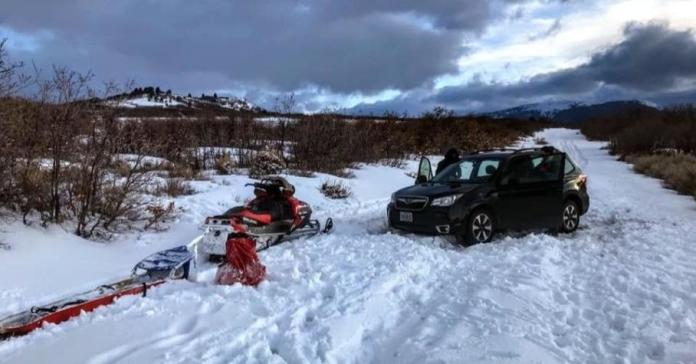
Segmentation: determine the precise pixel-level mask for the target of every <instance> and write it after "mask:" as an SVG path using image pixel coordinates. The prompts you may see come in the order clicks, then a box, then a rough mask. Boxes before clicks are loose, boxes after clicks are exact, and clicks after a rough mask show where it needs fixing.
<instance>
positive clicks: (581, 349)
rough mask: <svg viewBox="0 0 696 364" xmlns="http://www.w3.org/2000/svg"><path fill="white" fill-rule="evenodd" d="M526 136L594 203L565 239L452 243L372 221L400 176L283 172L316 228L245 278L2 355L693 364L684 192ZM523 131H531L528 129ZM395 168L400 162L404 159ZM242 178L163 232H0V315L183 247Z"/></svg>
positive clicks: (84, 320)
mask: <svg viewBox="0 0 696 364" xmlns="http://www.w3.org/2000/svg"><path fill="white" fill-rule="evenodd" d="M538 136H539V137H543V138H545V139H546V140H547V141H548V142H550V143H552V144H554V145H555V146H557V147H559V148H561V149H564V150H566V151H567V152H568V153H569V154H570V155H571V156H572V157H573V159H574V160H575V161H576V162H577V163H578V164H580V165H581V167H582V168H583V169H584V170H585V172H586V173H587V174H588V175H589V188H590V194H591V196H592V207H591V209H590V212H589V213H588V215H586V216H585V217H584V218H583V220H582V224H581V229H580V230H578V231H577V232H576V233H574V234H572V235H561V236H550V235H545V234H532V235H515V236H499V237H498V238H497V239H496V240H495V241H494V242H493V243H491V244H484V245H478V246H474V247H470V248H466V249H464V248H461V247H458V246H455V245H452V244H451V243H450V242H449V241H448V240H446V239H442V238H432V237H422V236H415V235H396V234H390V233H387V232H386V228H385V223H384V215H385V206H386V203H387V201H388V199H389V196H390V194H391V192H393V191H394V190H396V189H397V188H399V187H403V186H405V185H408V184H410V183H412V179H411V178H409V177H407V176H406V175H405V172H406V170H401V169H396V168H388V167H379V166H365V167H363V168H361V169H359V170H356V171H355V174H356V178H354V179H349V180H346V181H347V183H349V184H350V185H351V186H352V187H353V190H354V196H353V197H352V198H351V199H349V200H345V201H332V200H327V199H325V198H324V197H323V196H322V195H321V194H320V193H319V191H318V190H317V188H316V187H317V186H318V185H319V184H320V183H321V181H322V180H323V179H327V178H333V177H329V176H323V175H319V176H318V177H317V178H301V177H291V178H290V180H291V182H292V183H293V184H295V185H296V187H297V195H298V196H299V197H300V198H302V199H303V200H306V201H307V202H309V203H311V204H312V206H313V207H314V209H315V211H316V212H315V215H316V216H317V217H318V218H319V219H323V218H325V217H328V216H333V217H334V220H335V223H336V231H335V232H334V233H333V234H331V235H326V236H319V237H315V238H312V239H307V240H300V241H296V242H291V243H287V244H283V245H280V246H277V247H273V248H271V249H269V250H267V251H265V252H263V253H261V259H262V261H263V262H264V264H266V266H267V268H268V279H267V280H266V281H265V282H263V283H262V284H261V285H260V286H259V287H258V288H250V287H242V286H231V287H223V286H215V285H213V284H212V283H211V282H210V276H211V275H212V272H213V271H214V268H210V267H209V268H207V271H205V272H203V274H201V275H200V276H199V280H200V281H199V282H172V283H168V284H166V285H163V286H161V287H159V288H156V289H154V290H152V291H151V293H150V294H149V295H148V297H146V298H142V297H125V298H122V299H120V300H118V301H117V302H116V303H115V304H113V305H111V306H107V307H103V308H100V309H98V310H97V311H96V312H94V313H92V314H86V315H82V316H81V317H79V318H77V319H73V320H71V321H69V322H67V323H64V324H62V325H58V326H55V325H51V326H47V327H45V328H44V329H42V330H39V331H37V332H35V333H32V334H31V335H28V336H26V337H22V338H16V339H12V340H9V341H5V342H0V362H2V363H43V362H65V363H95V364H96V363H153V362H156V363H165V362H166V363H188V362H205V363H229V362H232V363H236V362H239V363H248V362H261V363H269V362H270V363H283V362H289V363H298V362H309V363H314V362H330V363H370V362H377V363H384V362H388V363H391V362H398V363H422V362H457V363H471V362H484V363H500V362H503V363H556V362H558V363H568V362H569V363H609V362H611V363H624V362H625V363H628V362H631V363H641V362H647V363H652V362H665V363H679V362H683V363H694V362H696V265H695V264H694V261H696V259H695V258H696V246H695V244H696V203H694V201H693V200H692V199H690V198H687V197H683V196H678V195H676V194H675V193H673V192H671V191H668V190H665V189H663V188H662V187H661V186H660V183H659V181H657V180H654V179H650V178H647V177H644V176H639V175H636V174H634V173H633V172H632V171H631V170H630V166H629V165H626V164H624V163H621V162H618V161H616V160H615V159H614V158H613V157H610V156H608V155H607V153H606V151H604V150H601V149H600V148H601V146H602V144H601V143H596V142H588V141H586V140H585V139H584V138H583V137H582V136H581V135H579V134H578V133H577V132H576V131H573V130H564V129H551V130H547V131H545V132H543V133H541V135H538ZM530 140H531V139H530ZM408 168H409V170H412V169H414V168H415V164H414V163H410V164H409V166H408ZM245 181H246V179H245V178H243V177H240V176H225V177H223V176H220V177H215V178H214V180H213V181H203V182H195V186H196V188H197V190H199V191H200V192H199V193H197V194H195V195H193V196H185V197H182V198H179V199H177V204H178V205H179V206H182V207H184V208H185V211H184V212H183V214H182V215H181V217H180V219H179V221H178V222H177V223H176V224H174V226H173V227H172V229H171V230H170V231H168V232H165V233H160V234H154V233H146V234H141V235H139V236H133V235H128V234H127V235H124V236H122V237H119V238H117V239H116V241H115V242H113V243H110V244H103V245H100V244H98V243H90V242H85V241H81V240H79V239H77V238H74V237H72V236H70V234H69V233H66V232H63V231H61V230H60V229H57V228H51V229H49V230H48V231H46V230H44V229H42V228H38V227H37V228H33V227H30V228H25V227H23V226H21V225H20V224H19V223H14V224H9V225H4V226H0V231H3V230H4V231H5V232H0V240H3V241H5V242H6V243H10V244H11V245H12V249H11V250H7V251H6V250H0V277H2V278H1V279H0V315H2V314H3V313H9V312H11V311H15V310H17V309H21V308H25V307H29V306H31V305H32V304H35V303H41V302H44V301H45V300H48V299H51V298H53V297H57V296H61V295H63V294H66V293H69V292H74V291H79V290H81V289H85V288H91V287H92V286H94V285H95V284H96V283H98V282H103V281H108V280H110V279H113V278H116V277H119V276H120V275H121V274H123V273H126V272H127V271H128V269H129V266H130V265H131V264H133V263H135V262H137V261H138V260H139V259H140V258H142V257H144V256H145V255H147V254H148V253H150V252H153V251H157V250H160V249H163V248H166V247H171V246H175V245H180V244H183V243H187V242H189V241H191V240H193V239H195V238H196V236H197V235H198V234H199V233H200V232H199V231H198V230H197V226H198V224H199V223H200V222H201V221H202V219H203V218H204V217H205V216H206V215H208V214H211V213H216V212H219V211H222V210H224V209H225V208H226V207H229V206H232V205H236V204H239V203H240V202H241V201H243V200H244V199H245V198H247V197H248V196H249V194H250V192H251V191H248V190H243V189H242V188H241V187H240V186H241V184H243V183H244V182H245Z"/></svg>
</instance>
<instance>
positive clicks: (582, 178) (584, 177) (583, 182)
mask: <svg viewBox="0 0 696 364" xmlns="http://www.w3.org/2000/svg"><path fill="white" fill-rule="evenodd" d="M578 180H579V181H580V184H581V185H583V186H587V175H584V174H581V175H580V177H578Z"/></svg>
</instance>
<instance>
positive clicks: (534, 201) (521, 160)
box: [498, 153, 564, 230]
mask: <svg viewBox="0 0 696 364" xmlns="http://www.w3.org/2000/svg"><path fill="white" fill-rule="evenodd" d="M563 158H564V155H563V154H562V153H553V154H537V155H534V154H533V155H524V156H517V157H512V158H511V159H510V160H508V163H506V166H505V169H504V171H503V173H502V175H501V179H500V181H499V191H498V198H499V200H498V218H499V221H500V222H499V224H500V226H501V227H502V228H508V229H517V230H519V229H530V228H543V227H555V226H556V225H558V217H559V216H560V213H561V208H562V203H563V179H562V176H563V174H562V168H561V166H563V161H564V160H563Z"/></svg>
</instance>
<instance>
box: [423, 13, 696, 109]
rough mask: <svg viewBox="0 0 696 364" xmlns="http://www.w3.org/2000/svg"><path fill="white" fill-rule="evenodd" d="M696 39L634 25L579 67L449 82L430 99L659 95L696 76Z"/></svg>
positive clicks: (476, 102)
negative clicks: (502, 79) (512, 79)
mask: <svg viewBox="0 0 696 364" xmlns="http://www.w3.org/2000/svg"><path fill="white" fill-rule="evenodd" d="M695 60H696V39H695V38H694V35H693V34H692V32H691V31H674V30H671V29H669V27H668V26H667V25H666V24H657V23H650V24H642V25H641V24H630V25H628V26H626V28H625V30H624V40H623V41H621V42H620V43H618V44H616V45H614V46H612V47H609V48H608V49H606V50H604V51H601V52H598V53H597V54H595V55H593V56H592V57H591V58H590V60H589V61H588V62H587V63H585V64H582V65H580V66H578V67H575V68H569V69H564V70H560V71H555V72H550V73H544V74H539V75H536V76H533V77H531V78H529V79H527V80H523V81H520V82H518V83H513V84H508V83H484V82H481V81H476V80H475V81H472V82H470V83H468V84H466V85H462V86H453V87H446V88H444V89H442V90H440V91H439V92H438V93H437V94H436V95H434V96H432V97H430V98H429V99H427V100H425V101H427V102H430V103H441V104H445V105H451V106H453V107H455V108H464V109H466V108H468V107H474V108H483V109H494V108H498V107H509V106H514V105H516V104H519V103H525V102H530V100H535V99H539V98H549V97H553V98H580V99H594V98H596V97H597V96H598V95H601V94H602V93H607V94H611V95H615V96H616V97H619V96H623V97H626V96H633V97H646V98H649V97H654V98H658V99H659V98H660V94H663V93H668V92H672V90H673V89H674V88H675V87H678V86H679V85H680V84H682V83H684V82H692V81H695V80H696V61H695Z"/></svg>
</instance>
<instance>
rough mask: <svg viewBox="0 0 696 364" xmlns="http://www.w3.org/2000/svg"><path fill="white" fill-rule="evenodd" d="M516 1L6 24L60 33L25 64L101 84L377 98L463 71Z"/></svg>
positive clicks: (107, 7)
mask: <svg viewBox="0 0 696 364" xmlns="http://www.w3.org/2000/svg"><path fill="white" fill-rule="evenodd" d="M516 2H519V1H514V0H497V1H487V0H430V1H422V0H405V1H391V0H365V1H356V0H332V1H326V0H278V1H221V0H217V1H214V0H201V1H188V0H166V1H165V0H151V1H141V0H120V1H83V0H64V1H41V2H40V4H39V3H38V1H28V0H3V5H2V12H3V15H2V23H1V24H0V25H2V26H5V27H10V28H11V29H14V30H16V31H20V32H25V33H33V32H37V31H41V30H43V31H48V32H50V33H51V34H52V37H50V38H48V39H44V40H43V41H42V43H41V47H40V48H39V49H38V51H36V52H34V53H29V54H23V55H22V56H23V57H30V58H34V59H35V60H37V61H38V62H39V63H43V64H49V63H64V64H69V65H71V66H73V67H76V68H82V69H91V70H92V71H94V72H95V73H96V74H97V75H98V76H99V77H101V78H105V77H108V78H118V79H126V78H134V79H136V80H137V81H140V82H159V83H162V84H166V85H167V87H172V88H180V89H191V90H192V91H195V90H206V89H211V88H224V87H226V86H227V85H228V84H230V83H232V82H241V83H246V84H249V85H255V87H266V88H273V89H278V90H295V89H298V88H302V87H307V86H309V85H316V86H319V87H321V88H325V89H328V90H332V91H334V92H340V93H352V92H367V93H369V92H376V91H380V90H383V89H387V88H395V89H410V88H414V87H418V86H419V85H422V84H423V82H425V81H427V80H429V79H432V78H433V77H436V76H438V75H442V74H446V73H451V72H455V71H457V66H456V59H457V58H458V57H460V56H461V55H462V54H464V53H465V48H464V46H463V42H464V37H465V36H466V35H467V34H477V33H480V32H481V31H483V30H484V29H485V27H486V25H487V24H488V23H490V22H491V21H493V20H494V19H496V18H497V17H498V16H500V15H502V13H503V9H504V7H505V5H506V4H508V3H516Z"/></svg>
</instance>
